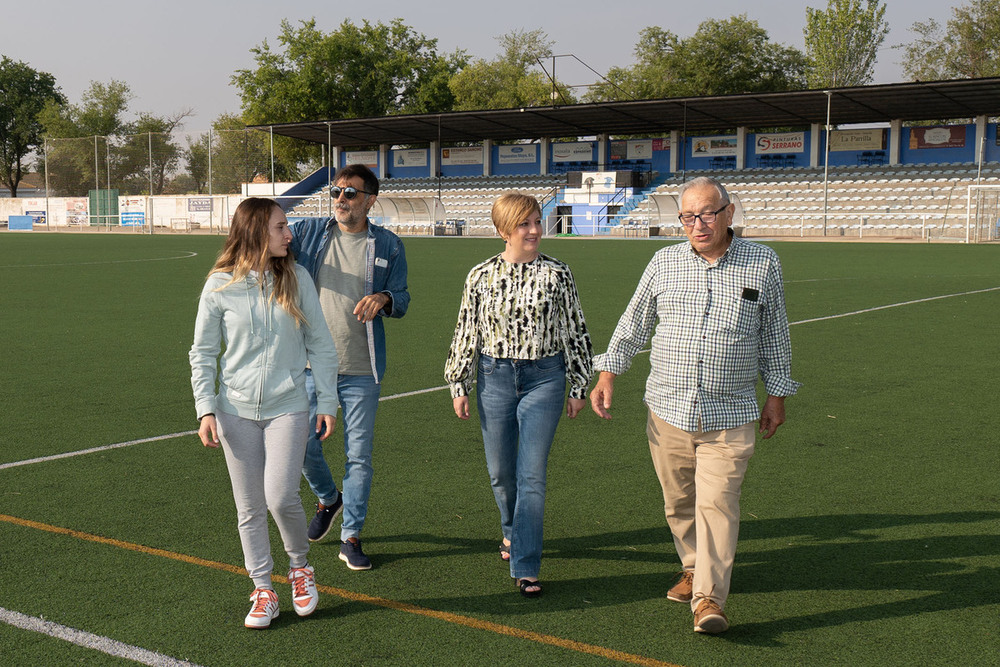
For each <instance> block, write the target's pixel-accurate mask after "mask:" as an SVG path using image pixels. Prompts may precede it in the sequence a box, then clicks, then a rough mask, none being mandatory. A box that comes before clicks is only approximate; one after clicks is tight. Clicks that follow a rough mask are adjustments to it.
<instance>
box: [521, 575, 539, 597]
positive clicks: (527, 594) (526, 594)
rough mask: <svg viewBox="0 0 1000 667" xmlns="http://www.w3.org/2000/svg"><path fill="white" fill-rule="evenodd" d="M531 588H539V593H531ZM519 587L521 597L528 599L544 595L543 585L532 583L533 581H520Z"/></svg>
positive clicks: (536, 582)
mask: <svg viewBox="0 0 1000 667" xmlns="http://www.w3.org/2000/svg"><path fill="white" fill-rule="evenodd" d="M529 586H535V587H537V588H538V590H537V591H529V590H528V587H529ZM517 587H518V588H520V589H521V595H523V596H524V597H526V598H537V597H538V596H539V595H541V594H542V584H541V583H540V582H538V581H532V580H531V579H518V580H517Z"/></svg>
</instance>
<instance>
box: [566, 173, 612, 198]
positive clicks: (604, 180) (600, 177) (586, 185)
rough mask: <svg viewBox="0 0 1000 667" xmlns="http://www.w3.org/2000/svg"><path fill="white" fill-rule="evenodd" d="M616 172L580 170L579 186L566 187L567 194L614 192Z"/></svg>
mask: <svg viewBox="0 0 1000 667" xmlns="http://www.w3.org/2000/svg"><path fill="white" fill-rule="evenodd" d="M616 176H617V174H615V172H613V171H584V172H580V187H578V188H570V187H567V188H566V193H567V194H572V193H577V194H581V193H582V194H595V195H597V194H614V193H615V192H617V190H618V188H617V186H616V185H615V177H616Z"/></svg>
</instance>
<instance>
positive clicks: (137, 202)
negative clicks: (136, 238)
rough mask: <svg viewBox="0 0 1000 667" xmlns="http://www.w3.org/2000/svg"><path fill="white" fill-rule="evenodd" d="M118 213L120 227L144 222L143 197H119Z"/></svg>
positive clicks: (144, 206)
mask: <svg viewBox="0 0 1000 667" xmlns="http://www.w3.org/2000/svg"><path fill="white" fill-rule="evenodd" d="M118 215H119V216H120V218H121V226H122V227H137V226H140V225H144V224H146V198H145V197H119V198H118Z"/></svg>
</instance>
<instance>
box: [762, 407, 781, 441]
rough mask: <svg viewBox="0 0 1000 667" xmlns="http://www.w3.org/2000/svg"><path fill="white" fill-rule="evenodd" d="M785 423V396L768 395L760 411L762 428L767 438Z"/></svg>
mask: <svg viewBox="0 0 1000 667" xmlns="http://www.w3.org/2000/svg"><path fill="white" fill-rule="evenodd" d="M784 423H785V397H784V396H768V397H767V400H766V401H764V408H763V409H762V410H761V411H760V429H759V431H760V432H761V433H763V434H764V439H765V440H767V439H768V438H770V437H771V436H772V435H774V432H775V431H777V430H778V427H779V426H781V425H782V424H784Z"/></svg>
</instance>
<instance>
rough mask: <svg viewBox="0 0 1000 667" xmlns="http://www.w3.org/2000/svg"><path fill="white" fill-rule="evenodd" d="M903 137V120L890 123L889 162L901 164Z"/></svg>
mask: <svg viewBox="0 0 1000 667" xmlns="http://www.w3.org/2000/svg"><path fill="white" fill-rule="evenodd" d="M902 138H903V121H901V120H899V119H898V118H897V119H896V120H893V121H890V123H889V164H899V154H900V144H901V141H902Z"/></svg>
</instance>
